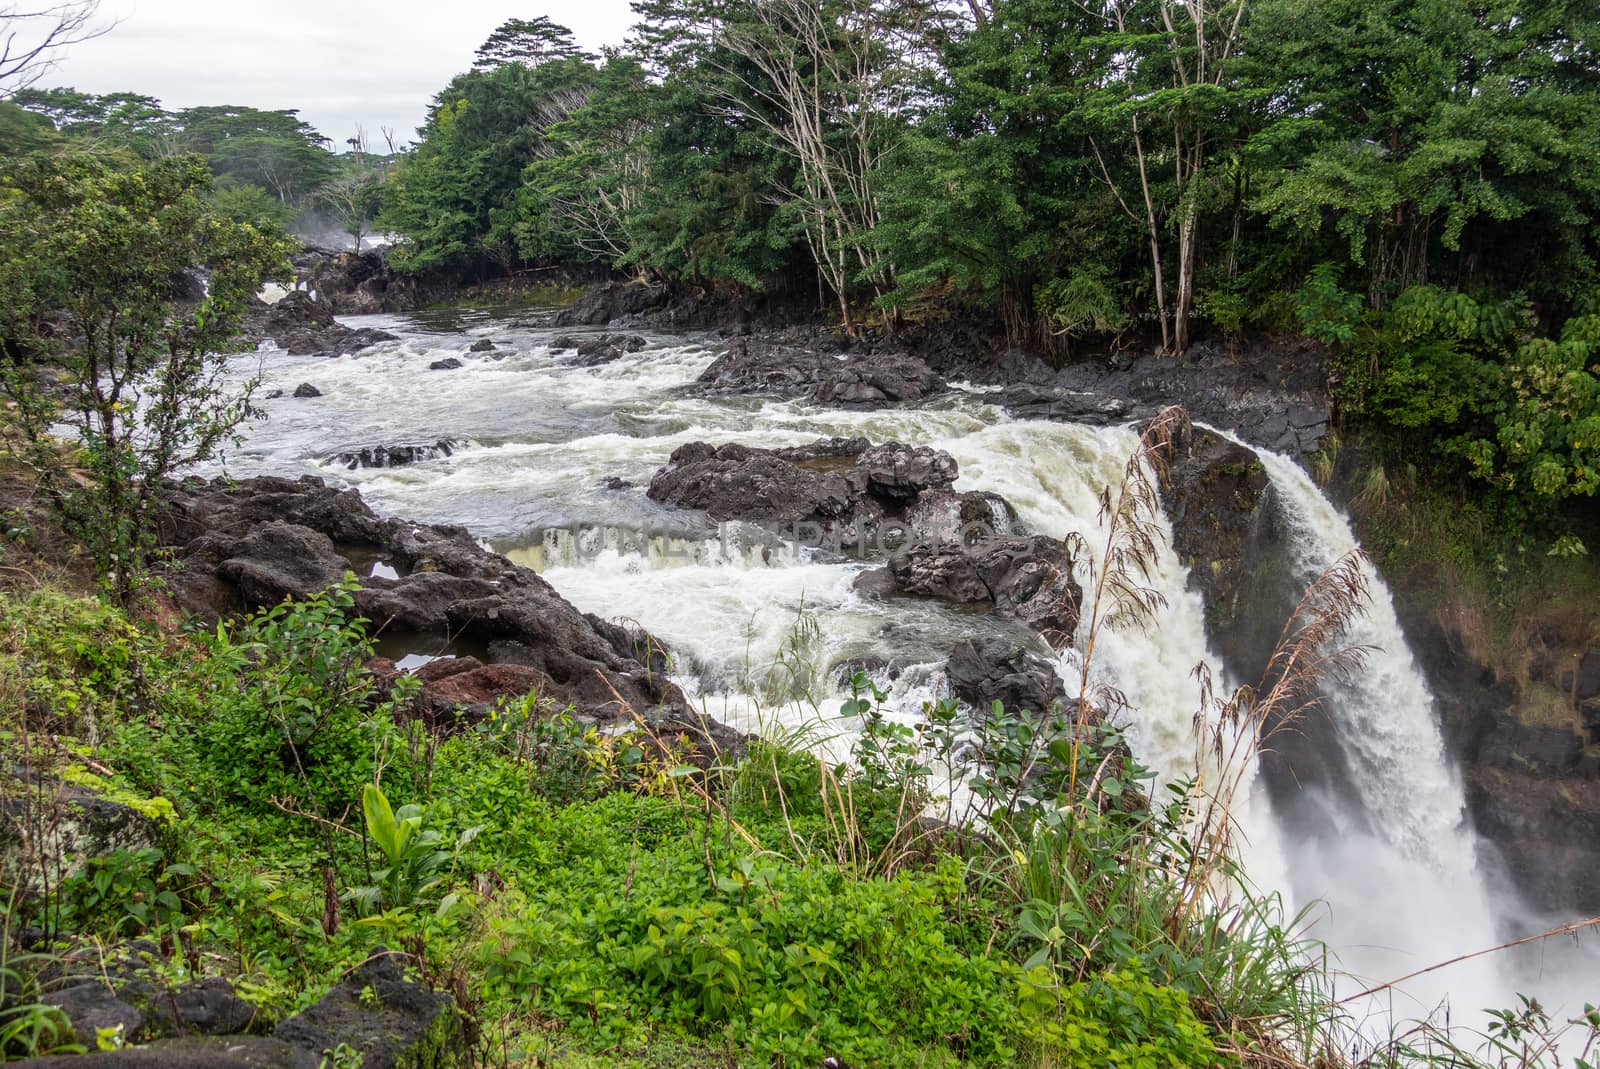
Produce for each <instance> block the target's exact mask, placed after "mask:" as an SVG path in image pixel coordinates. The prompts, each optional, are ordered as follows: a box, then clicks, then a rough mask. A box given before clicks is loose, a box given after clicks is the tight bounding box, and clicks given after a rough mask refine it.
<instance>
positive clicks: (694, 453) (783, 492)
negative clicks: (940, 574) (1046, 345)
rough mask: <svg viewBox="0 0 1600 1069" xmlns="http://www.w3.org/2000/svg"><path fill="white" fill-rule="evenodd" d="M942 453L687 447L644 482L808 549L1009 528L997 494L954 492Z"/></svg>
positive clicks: (861, 547) (843, 443) (854, 446)
mask: <svg viewBox="0 0 1600 1069" xmlns="http://www.w3.org/2000/svg"><path fill="white" fill-rule="evenodd" d="M958 471H959V469H958V467H957V465H956V461H955V458H954V457H952V456H951V455H950V454H948V453H944V452H941V451H939V450H937V449H930V448H928V447H926V446H917V447H913V446H908V445H902V444H900V443H898V442H888V443H885V444H882V445H873V444H872V443H871V442H869V441H868V440H867V439H865V438H824V439H819V440H818V441H815V442H812V443H810V444H808V445H802V446H793V447H791V448H787V449H756V448H752V447H750V446H746V445H740V444H738V443H730V444H727V445H721V446H714V445H710V444H707V443H705V442H691V443H690V444H688V445H684V446H680V447H679V448H677V449H676V450H674V451H673V453H672V457H671V459H670V461H669V463H668V464H667V466H666V467H665V468H662V469H661V470H660V471H658V472H656V474H655V477H654V478H653V479H651V480H650V489H649V491H648V493H649V496H650V498H651V500H653V501H659V502H661V503H662V504H666V505H675V506H677V507H679V508H692V509H699V510H701V511H703V512H705V513H706V514H707V515H709V516H710V517H711V518H712V519H713V520H718V521H724V520H742V521H746V522H749V523H755V524H760V525H762V526H764V527H768V528H771V529H774V530H777V531H778V532H779V533H780V534H781V535H784V536H787V537H793V538H795V539H796V540H798V541H800V542H802V543H809V544H812V545H829V544H831V545H834V546H835V547H838V548H843V549H847V550H848V549H852V548H853V549H855V550H856V551H858V552H869V551H870V548H871V547H873V546H877V545H879V544H881V543H882V542H883V541H885V540H888V539H893V540H894V541H896V542H903V541H906V540H908V539H909V538H926V537H933V536H935V535H938V536H942V537H948V538H959V537H960V535H961V532H962V531H963V530H966V531H968V532H987V533H991V534H992V533H994V532H995V531H997V530H1007V529H1009V527H1010V526H1011V525H1012V523H1013V522H1014V517H1013V513H1012V512H1011V508H1010V506H1009V505H1007V504H1006V503H1005V501H1004V499H1002V498H1000V497H999V496H998V495H994V494H983V493H972V492H968V493H957V492H956V491H955V490H953V489H952V485H953V484H954V483H955V481H956V476H957V474H958Z"/></svg>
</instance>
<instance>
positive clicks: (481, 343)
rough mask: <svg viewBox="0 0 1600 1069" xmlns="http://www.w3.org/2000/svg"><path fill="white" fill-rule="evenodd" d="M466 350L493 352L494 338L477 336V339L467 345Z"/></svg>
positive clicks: (471, 351)
mask: <svg viewBox="0 0 1600 1069" xmlns="http://www.w3.org/2000/svg"><path fill="white" fill-rule="evenodd" d="M467 352H469V353H492V352H494V339H493V338H479V339H478V340H477V341H475V342H473V343H472V344H471V345H469V346H467Z"/></svg>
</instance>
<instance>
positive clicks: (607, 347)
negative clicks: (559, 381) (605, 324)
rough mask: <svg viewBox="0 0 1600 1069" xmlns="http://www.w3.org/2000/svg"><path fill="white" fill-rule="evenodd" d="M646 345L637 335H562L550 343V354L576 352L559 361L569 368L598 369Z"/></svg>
mask: <svg viewBox="0 0 1600 1069" xmlns="http://www.w3.org/2000/svg"><path fill="white" fill-rule="evenodd" d="M648 344H649V342H647V341H646V340H645V338H644V337H643V336H642V335H639V334H599V335H595V336H593V337H587V338H584V337H577V338H575V337H572V336H570V335H562V336H561V337H558V338H556V339H555V340H554V341H553V342H551V346H550V347H551V351H552V352H565V351H566V350H568V349H572V350H576V352H575V354H574V355H573V356H569V357H566V358H565V359H563V360H562V361H561V362H562V363H563V364H566V365H568V366H569V367H599V366H600V365H602V364H609V363H612V362H613V361H616V360H620V359H621V358H622V357H624V356H626V355H627V354H629V353H636V352H638V351H639V350H641V349H643V348H644V347H645V346H646V345H648Z"/></svg>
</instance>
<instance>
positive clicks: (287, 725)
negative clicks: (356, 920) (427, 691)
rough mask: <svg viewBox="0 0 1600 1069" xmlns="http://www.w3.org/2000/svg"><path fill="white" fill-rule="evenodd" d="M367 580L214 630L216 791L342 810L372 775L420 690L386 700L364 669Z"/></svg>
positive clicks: (211, 742) (210, 754) (197, 736)
mask: <svg viewBox="0 0 1600 1069" xmlns="http://www.w3.org/2000/svg"><path fill="white" fill-rule="evenodd" d="M355 589H356V583H355V581H354V579H350V578H347V579H346V581H345V582H343V583H340V584H337V585H335V586H332V587H329V588H328V589H327V590H325V591H322V592H321V593H319V594H315V595H313V596H312V597H309V598H306V599H304V600H301V601H286V602H283V603H282V604H280V605H277V606H274V607H272V608H270V609H266V610H264V611H262V612H261V613H258V614H257V615H255V616H253V617H251V618H249V619H248V620H246V621H245V622H244V623H243V624H242V625H239V626H237V627H234V628H228V627H225V626H224V627H219V628H218V629H217V631H216V633H215V634H214V635H210V636H207V637H206V640H205V652H206V662H205V663H206V668H207V671H208V675H209V682H210V684H211V686H212V688H213V697H212V699H211V704H212V708H211V709H210V710H209V711H207V712H206V713H204V714H202V715H200V716H199V717H198V719H197V721H196V722H195V723H193V724H192V725H191V728H192V730H193V732H194V744H195V754H194V759H195V761H196V763H197V764H198V765H199V768H200V770H201V772H202V774H203V776H204V781H205V785H206V787H207V789H208V790H209V791H210V792H211V793H212V794H213V796H214V797H216V798H217V799H219V800H226V801H233V802H241V803H244V804H247V805H250V806H253V807H256V808H258V809H265V808H268V807H270V806H271V804H272V802H273V800H274V799H277V800H279V801H283V800H289V799H293V800H296V801H297V802H298V803H299V804H302V805H309V806H312V807H315V808H318V809H320V810H321V811H323V812H325V813H329V814H337V813H341V812H343V811H345V810H346V809H347V808H349V807H351V806H353V805H354V804H355V803H356V801H357V799H358V798H359V797H360V794H361V789H362V787H363V786H364V785H365V784H368V783H371V782H372V780H373V770H374V766H375V761H376V760H377V759H378V757H379V756H380V753H381V751H382V750H383V749H384V747H385V746H386V745H387V744H388V743H389V742H390V741H391V738H390V731H389V728H390V725H391V723H392V719H391V718H392V715H393V713H394V711H395V710H396V709H397V708H399V707H401V706H403V705H404V703H405V702H406V701H407V700H409V697H410V693H411V690H410V688H409V687H408V686H406V685H402V686H401V687H400V689H399V690H398V691H397V692H396V693H394V694H391V695H390V697H389V698H388V700H386V701H379V700H377V695H376V693H375V691H374V688H375V686H376V684H375V683H374V681H373V679H372V677H371V676H370V675H369V674H368V673H367V672H366V671H365V669H364V668H363V667H362V665H363V663H364V662H365V661H366V660H367V659H368V658H370V657H371V656H372V645H371V642H370V640H369V639H368V638H367V636H366V632H365V630H364V629H363V626H362V625H363V623H364V621H361V620H359V619H356V618H355V617H354V614H353V609H354V591H355ZM404 683H405V681H402V684H404Z"/></svg>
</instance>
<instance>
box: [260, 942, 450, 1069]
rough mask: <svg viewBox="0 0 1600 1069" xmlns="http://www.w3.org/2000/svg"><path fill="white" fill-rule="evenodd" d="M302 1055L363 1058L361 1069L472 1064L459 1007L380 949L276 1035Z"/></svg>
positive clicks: (432, 1068) (424, 1068) (444, 1067)
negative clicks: (338, 1053)
mask: <svg viewBox="0 0 1600 1069" xmlns="http://www.w3.org/2000/svg"><path fill="white" fill-rule="evenodd" d="M275 1036H276V1038H277V1039H281V1040H283V1041H285V1042H287V1043H290V1044H292V1045H293V1046H295V1047H297V1048H299V1049H300V1050H302V1051H312V1052H317V1053H319V1054H320V1053H321V1052H323V1051H332V1050H337V1049H338V1048H339V1047H341V1046H343V1047H344V1048H346V1049H347V1050H351V1051H355V1052H359V1053H360V1054H361V1069H458V1067H464V1066H465V1065H467V1063H468V1060H469V1059H468V1056H467V1049H466V1044H465V1042H464V1041H463V1039H462V1036H461V1022H460V1019H459V1018H458V1017H457V1015H456V1008H455V1003H454V1002H453V1001H451V999H450V997H449V996H448V995H443V994H440V993H438V992H436V991H429V990H427V989H426V988H424V987H422V986H421V985H420V984H415V983H412V982H411V981H409V980H407V979H406V978H405V973H404V971H403V970H402V969H401V967H400V964H399V962H398V961H397V960H396V959H395V958H394V957H393V956H392V955H390V954H389V953H388V952H387V951H385V950H383V949H382V948H381V947H380V948H378V949H377V950H375V951H374V952H373V954H372V956H371V957H369V958H368V959H367V960H366V961H365V962H363V963H362V964H361V966H360V967H359V968H357V969H356V970H355V971H354V972H353V973H351V974H350V976H349V978H348V979H346V980H345V981H344V982H343V983H341V984H339V985H337V986H335V987H334V988H333V989H332V990H331V991H329V992H328V993H327V994H326V995H324V996H323V997H322V998H321V999H320V1000H318V1001H317V1003H316V1004H315V1005H313V1006H311V1007H310V1008H309V1009H307V1010H306V1011H305V1012H304V1013H301V1014H299V1015H297V1016H295V1017H291V1018H289V1020H287V1021H285V1022H283V1023H282V1024H281V1025H279V1026H278V1030H277V1032H276V1033H275Z"/></svg>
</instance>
